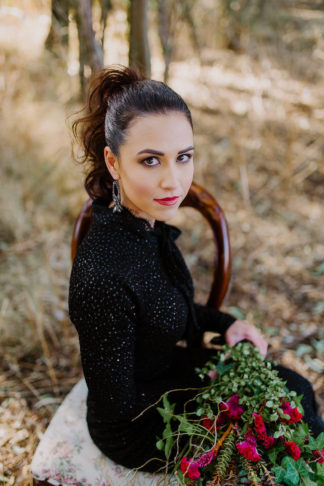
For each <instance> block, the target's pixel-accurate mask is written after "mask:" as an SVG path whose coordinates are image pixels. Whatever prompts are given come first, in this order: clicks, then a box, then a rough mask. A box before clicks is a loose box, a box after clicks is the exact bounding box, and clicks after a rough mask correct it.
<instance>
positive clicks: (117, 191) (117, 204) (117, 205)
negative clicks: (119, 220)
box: [112, 181, 123, 213]
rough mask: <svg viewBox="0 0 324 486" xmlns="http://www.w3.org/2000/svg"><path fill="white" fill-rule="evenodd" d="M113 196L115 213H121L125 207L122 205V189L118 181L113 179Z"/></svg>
mask: <svg viewBox="0 0 324 486" xmlns="http://www.w3.org/2000/svg"><path fill="white" fill-rule="evenodd" d="M112 198H113V201H114V207H113V213H120V212H121V211H122V209H123V208H122V206H121V205H120V189H119V184H118V181H113V184H112Z"/></svg>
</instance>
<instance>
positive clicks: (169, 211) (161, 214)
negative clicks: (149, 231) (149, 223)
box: [153, 206, 179, 221]
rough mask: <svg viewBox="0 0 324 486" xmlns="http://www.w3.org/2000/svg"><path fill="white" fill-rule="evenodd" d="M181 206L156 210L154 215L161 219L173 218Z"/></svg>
mask: <svg viewBox="0 0 324 486" xmlns="http://www.w3.org/2000/svg"><path fill="white" fill-rule="evenodd" d="M178 209H179V206H177V207H166V208H163V209H161V211H156V212H155V215H154V216H153V217H154V218H155V219H157V220H160V221H167V220H169V219H172V218H174V217H175V216H176V214H177V213H178Z"/></svg>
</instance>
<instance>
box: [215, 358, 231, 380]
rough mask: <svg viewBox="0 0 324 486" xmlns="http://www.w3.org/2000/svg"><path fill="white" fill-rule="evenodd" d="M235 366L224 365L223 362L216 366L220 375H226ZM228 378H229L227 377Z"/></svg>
mask: <svg viewBox="0 0 324 486" xmlns="http://www.w3.org/2000/svg"><path fill="white" fill-rule="evenodd" d="M233 366H234V363H229V364H227V365H226V364H224V363H222V362H221V361H219V362H218V363H217V365H216V369H217V371H218V373H219V374H220V375H223V374H224V373H226V372H227V371H228V370H230V369H231V368H232V367H233ZM226 378H228V377H226Z"/></svg>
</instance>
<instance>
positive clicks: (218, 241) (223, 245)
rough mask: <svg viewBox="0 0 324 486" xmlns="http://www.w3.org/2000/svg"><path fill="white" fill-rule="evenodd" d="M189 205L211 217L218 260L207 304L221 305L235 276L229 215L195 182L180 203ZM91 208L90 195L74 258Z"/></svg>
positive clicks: (76, 233)
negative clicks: (228, 223)
mask: <svg viewBox="0 0 324 486" xmlns="http://www.w3.org/2000/svg"><path fill="white" fill-rule="evenodd" d="M186 206H188V207H192V208H194V209H196V210H197V211H199V212H200V213H201V214H202V215H203V216H204V218H206V219H207V221H208V223H209V225H210V227H211V229H212V232H213V235H214V243H215V260H214V266H213V281H212V285H211V289H210V292H209V297H208V300H207V304H208V305H210V306H213V307H216V308H219V307H220V306H221V304H222V302H223V299H224V297H225V295H226V292H227V289H228V285H229V282H230V276H231V246H230V239H229V231H228V226H227V223H226V219H225V215H224V212H223V210H222V208H221V207H220V206H219V204H218V202H217V201H216V199H215V198H214V197H213V196H212V195H211V194H209V192H207V191H206V190H205V189H203V188H202V187H201V186H199V185H198V184H195V183H194V182H193V183H192V185H191V187H190V190H189V192H188V194H187V196H186V197H185V199H184V200H183V201H182V203H181V206H180V207H186ZM91 212H92V200H91V199H89V200H88V201H86V202H85V204H84V205H83V207H82V209H81V212H80V214H79V216H78V218H77V220H76V223H75V226H74V231H73V236H72V244H71V257H72V262H73V260H74V258H75V255H76V252H77V248H78V246H79V245H80V243H81V241H82V240H83V238H84V237H85V235H86V234H87V232H88V231H89V229H90V226H91V224H92V216H91Z"/></svg>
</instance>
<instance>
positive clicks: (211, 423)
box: [202, 416, 215, 433]
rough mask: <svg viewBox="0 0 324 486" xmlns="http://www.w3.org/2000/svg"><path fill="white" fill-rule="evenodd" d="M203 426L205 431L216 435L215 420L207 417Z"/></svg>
mask: <svg viewBox="0 0 324 486" xmlns="http://www.w3.org/2000/svg"><path fill="white" fill-rule="evenodd" d="M202 425H203V427H205V429H208V430H210V431H211V432H213V433H215V420H213V419H210V418H208V417H207V416H205V417H204V418H203V421H202Z"/></svg>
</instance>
